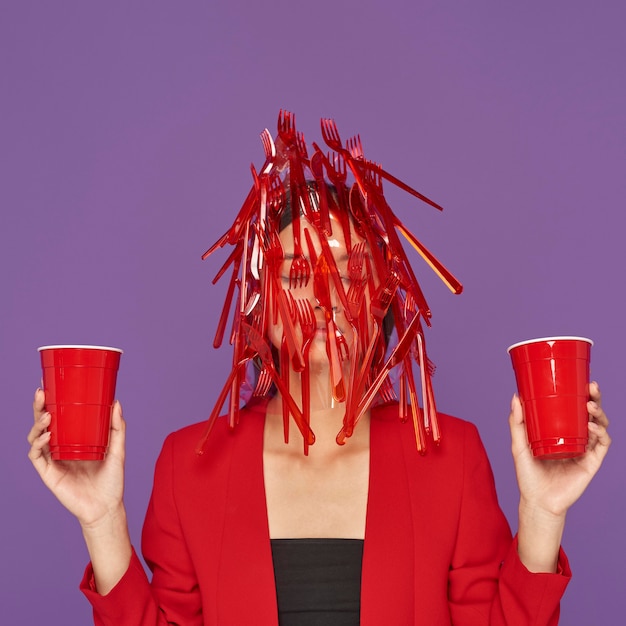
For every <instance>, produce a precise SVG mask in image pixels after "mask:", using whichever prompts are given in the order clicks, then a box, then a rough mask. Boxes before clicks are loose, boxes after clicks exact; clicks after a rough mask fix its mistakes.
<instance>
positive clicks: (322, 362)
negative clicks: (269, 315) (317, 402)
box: [268, 213, 371, 399]
mask: <svg viewBox="0 0 626 626" xmlns="http://www.w3.org/2000/svg"><path fill="white" fill-rule="evenodd" d="M330 222H331V228H332V234H331V235H329V236H328V237H325V238H324V245H322V240H321V237H324V235H323V234H322V235H321V236H320V234H319V233H318V232H317V230H316V229H315V227H314V226H313V225H312V224H311V222H309V220H308V219H306V217H304V216H301V217H300V228H301V229H302V233H303V235H304V237H303V239H304V242H305V243H304V247H303V255H302V256H303V258H304V261H305V262H306V263H307V264H308V265H309V268H310V274H309V278H308V280H304V279H302V280H299V279H298V278H297V277H295V278H294V276H295V271H297V270H294V260H298V258H297V257H298V255H296V253H295V252H296V251H295V242H294V236H293V231H292V224H289V225H288V226H286V227H285V228H283V229H282V230H281V231H280V233H279V235H278V237H279V240H280V243H281V246H282V250H283V261H282V263H281V264H280V268H279V279H280V285H281V288H282V289H283V290H285V291H286V292H287V293H288V299H289V303H290V306H292V307H294V308H295V311H294V312H295V317H296V318H297V319H298V321H299V322H300V321H302V319H303V317H305V316H308V318H309V319H307V320H306V321H305V323H304V327H305V330H306V337H303V324H301V323H299V324H298V325H297V327H296V328H295V330H296V339H297V341H298V343H299V344H300V345H301V346H302V348H303V350H304V349H306V355H304V354H303V357H304V358H305V361H307V362H308V365H309V368H310V369H311V370H313V371H314V372H315V373H316V374H318V373H319V374H321V373H322V372H323V371H325V370H329V368H330V367H331V365H332V364H333V358H337V357H338V358H339V361H340V362H341V363H342V364H345V363H346V362H347V361H349V360H350V358H351V357H352V355H353V354H354V353H355V352H354V344H353V342H354V339H355V334H356V333H355V330H357V329H355V326H356V321H355V319H354V316H350V315H349V312H348V311H346V307H347V306H350V303H352V305H351V306H352V308H353V311H354V310H355V309H356V308H358V307H360V306H367V301H368V299H369V298H368V294H367V289H366V281H365V278H364V273H365V272H364V271H363V270H364V269H365V255H368V256H369V247H368V244H367V242H366V241H365V239H364V238H363V237H361V236H360V235H358V233H357V232H356V230H355V228H354V225H353V224H352V222H350V231H349V236H350V245H348V242H346V233H345V232H344V230H343V228H342V226H341V224H340V221H339V219H338V218H337V215H336V214H334V213H331V214H330ZM349 249H350V250H355V251H358V252H357V253H358V254H359V255H360V258H359V260H357V261H356V262H355V260H354V255H352V256H351V254H350V253H349V252H348V250H349ZM329 253H330V256H331V257H332V258H328V255H329ZM351 259H352V263H351ZM359 266H360V271H359V270H358V268H359ZM370 266H371V262H370ZM340 289H341V290H342V292H343V293H340V291H339V290H340ZM274 310H275V311H276V308H275V309H274ZM311 313H312V316H311ZM311 319H314V331H313V330H312V329H311V326H313V324H312V323H311V321H310V320H311ZM274 320H275V321H276V323H275V324H270V325H269V328H268V334H269V337H270V340H271V342H272V344H273V345H274V346H275V347H276V348H277V349H280V346H281V344H282V343H283V340H284V331H285V329H284V326H283V323H282V319H281V317H280V315H275V317H274ZM357 328H358V327H357ZM361 332H368V329H367V328H364V329H361ZM305 339H306V340H307V344H308V345H306V346H304V345H303V344H304V340H305ZM336 399H338V398H336Z"/></svg>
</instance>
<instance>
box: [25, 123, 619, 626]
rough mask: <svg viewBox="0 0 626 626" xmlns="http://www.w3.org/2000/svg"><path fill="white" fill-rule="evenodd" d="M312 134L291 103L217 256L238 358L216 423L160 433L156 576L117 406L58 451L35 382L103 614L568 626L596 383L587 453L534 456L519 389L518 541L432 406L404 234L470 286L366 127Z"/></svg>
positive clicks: (477, 461)
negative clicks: (99, 456)
mask: <svg viewBox="0 0 626 626" xmlns="http://www.w3.org/2000/svg"><path fill="white" fill-rule="evenodd" d="M322 132H323V135H324V139H325V140H326V142H327V143H328V144H329V147H330V148H331V149H334V150H335V155H334V158H333V157H327V156H325V155H324V154H323V153H322V152H321V150H320V149H319V148H318V147H317V146H315V144H314V148H315V151H314V153H313V154H312V156H311V158H310V159H309V157H308V154H307V150H306V145H305V144H304V140H303V138H302V136H301V135H299V134H298V133H296V132H295V125H294V120H293V118H292V117H291V116H290V115H289V114H287V113H283V112H281V115H280V116H279V134H278V142H277V144H276V145H274V143H273V141H272V138H271V136H270V135H269V133H267V131H266V132H265V133H264V134H263V140H264V146H265V149H266V162H265V164H264V165H263V167H262V168H261V170H260V172H259V173H258V174H257V173H256V172H254V178H255V185H254V187H253V188H252V190H251V192H250V194H249V196H248V198H247V199H246V202H245V203H244V205H243V207H242V209H241V211H240V213H239V215H238V216H237V219H236V220H235V223H234V224H233V227H232V228H231V229H230V230H229V231H228V232H227V233H226V234H225V235H224V236H223V237H222V238H221V239H220V240H219V241H218V242H217V244H216V245H215V246H213V248H211V249H210V250H209V251H208V253H207V254H209V253H211V252H212V251H213V250H215V249H217V248H218V247H222V246H224V245H226V244H227V243H229V244H231V245H233V246H234V251H233V253H232V254H231V256H230V257H229V259H228V260H227V262H226V264H225V266H224V268H222V270H220V273H219V274H220V275H222V274H223V273H224V272H225V271H226V270H227V269H228V268H229V266H230V265H231V264H232V265H233V270H232V271H233V276H232V280H231V285H232V286H233V287H231V289H229V292H228V296H227V305H226V306H225V308H224V313H223V314H222V317H221V319H220V323H219V324H218V331H217V335H216V341H215V343H216V345H219V344H220V342H221V340H222V337H223V334H224V328H225V320H226V316H227V315H228V310H229V306H230V299H232V297H233V293H234V292H233V289H234V286H235V285H238V287H239V291H238V301H237V302H236V304H235V321H234V325H233V332H232V335H231V339H232V343H233V344H234V355H233V368H232V371H231V374H230V375H229V377H228V380H227V381H226V384H225V385H224V389H223V390H222V393H221V394H220V397H219V399H218V401H217V404H216V407H215V409H214V411H213V413H212V415H211V416H210V418H209V421H208V424H196V425H192V426H189V427H187V428H185V429H182V430H181V431H178V432H177V433H174V434H172V435H170V436H169V437H168V439H167V440H166V442H165V444H164V447H163V451H162V453H161V456H160V458H159V461H158V463H157V468H156V472H155V481H154V488H153V493H152V498H151V501H150V505H149V509H148V513H147V516H146V521H145V525H144V533H143V541H142V550H143V554H144V557H145V560H146V562H147V563H148V565H149V567H150V569H151V570H152V580H151V582H149V581H148V578H147V577H146V575H145V573H144V570H143V568H142V566H141V563H140V561H139V560H138V558H137V556H136V554H135V552H134V550H133V548H132V546H131V544H130V540H129V535H128V527H127V523H126V513H125V508H124V503H123V497H122V496H123V475H124V432H125V422H124V420H123V418H122V411H121V406H120V405H119V403H116V404H115V406H114V410H113V419H112V429H111V441H110V447H109V452H108V455H107V458H106V460H105V461H103V462H101V463H89V462H85V463H79V462H73V463H60V462H52V461H51V460H50V456H49V452H48V448H47V443H48V441H49V437H50V434H49V433H48V432H47V431H46V429H47V427H48V425H49V424H50V415H49V414H48V413H47V412H46V410H45V397H44V394H43V392H42V391H41V390H38V391H37V392H36V395H35V401H34V413H35V425H34V426H33V428H32V430H31V431H30V434H29V437H28V438H29V442H30V444H31V450H30V453H29V456H30V458H31V461H32V462H33V465H34V466H35V469H36V470H37V471H38V473H39V474H40V476H41V477H42V479H43V480H44V482H45V483H46V485H47V486H48V487H49V488H50V489H51V490H52V491H53V492H54V493H55V495H56V496H57V497H58V498H59V500H60V501H61V502H62V504H64V506H66V507H67V508H68V509H69V510H70V512H72V513H73V514H74V515H75V516H76V517H77V518H78V520H79V522H80V524H81V527H82V530H83V535H84V538H85V541H86V544H87V547H88V550H89V554H90V557H91V564H90V566H89V567H88V569H87V572H86V574H85V577H84V579H83V584H82V589H83V591H84V593H85V594H86V595H87V597H88V599H89V600H90V602H91V603H92V604H93V606H94V619H95V623H96V624H107V625H108V624H111V625H113V624H115V625H116V626H119V625H120V624H121V625H125V624H128V625H129V626H130V625H131V624H132V626H136V625H137V624H184V625H189V624H198V625H199V624H220V625H223V624H237V625H241V624H251V623H254V624H277V623H280V624H282V625H289V624H329V625H331V624H357V623H362V624H372V625H374V624H376V625H379V624H398V625H404V624H428V625H432V624H455V625H477V624H485V625H486V624H556V623H557V622H558V607H559V600H560V597H561V595H562V593H563V591H564V589H565V586H566V584H567V581H568V580H569V576H570V572H569V567H568V564H567V560H566V558H565V555H564V554H563V553H562V551H561V550H560V540H561V536H562V533H563V527H564V521H565V515H566V512H567V509H568V508H569V507H570V506H571V505H572V504H573V502H575V501H576V500H577V499H578V497H579V496H580V495H581V494H582V492H583V491H584V489H585V488H586V486H587V485H588V483H589V482H590V480H591V478H592V477H593V475H594V474H595V473H596V471H597V470H598V468H599V466H600V464H601V463H602V460H603V458H604V456H605V454H606V452H607V450H608V446H609V444H610V438H609V436H608V434H607V431H606V428H607V425H608V421H607V419H606V416H605V414H604V412H603V411H602V409H601V406H600V392H599V389H598V386H597V384H595V383H592V384H591V385H590V397H591V401H590V402H589V405H588V409H589V415H590V421H589V446H588V450H587V452H586V454H585V455H584V456H583V457H581V458H579V459H576V460H567V461H559V462H542V461H537V460H535V459H534V458H533V457H532V455H531V452H530V450H529V447H528V444H527V440H526V434H525V428H524V423H523V415H522V410H521V405H520V402H519V400H518V399H517V398H516V397H514V398H513V400H512V403H511V413H510V419H509V422H510V428H511V436H512V451H513V456H514V461H515V467H516V472H517V479H518V483H519V487H520V506H519V526H518V532H517V535H516V536H515V538H512V537H511V534H510V531H509V528H508V525H507V522H506V520H505V518H504V516H503V514H502V512H501V511H500V509H499V507H498V504H497V499H496V494H495V488H494V482H493V477H492V475H491V470H490V467H489V463H488V461H487V458H486V455H485V452H484V449H483V447H482V444H481V442H480V439H479V437H478V435H477V432H476V430H475V428H474V427H473V426H471V425H470V424H468V423H467V422H464V421H462V420H459V419H456V418H453V417H450V416H446V415H443V414H440V413H437V412H436V409H435V406H434V397H433V393H432V387H431V385H430V378H429V372H430V370H431V365H430V363H429V361H428V358H427V355H426V352H425V347H424V340H423V334H422V327H421V321H422V320H423V321H425V322H426V323H428V321H429V317H430V311H429V310H428V307H427V304H426V301H425V299H424V297H423V294H422V293H421V290H420V289H419V285H418V283H417V281H416V279H415V277H414V275H413V273H412V271H411V269H410V266H409V265H408V262H407V260H406V257H405V255H404V252H403V250H402V246H401V244H400V242H399V239H398V236H397V233H396V229H397V230H399V231H400V233H402V234H403V235H405V236H406V237H407V238H408V239H409V241H410V242H411V243H412V244H413V245H414V246H415V247H416V248H417V249H418V250H419V251H420V252H421V253H422V254H423V255H424V256H425V257H426V258H427V260H429V262H430V263H431V265H432V266H433V267H435V268H436V270H437V271H438V273H439V274H440V276H442V278H444V280H445V281H446V282H447V284H448V285H449V286H450V287H451V289H452V290H454V291H457V292H458V291H460V289H461V286H460V285H459V284H458V282H457V281H456V280H455V279H454V277H453V276H452V275H451V274H450V273H449V272H447V270H446V269H445V268H444V267H443V266H441V264H439V262H438V261H437V260H436V259H434V258H433V257H432V255H430V253H428V251H426V250H425V249H424V248H423V246H421V244H420V242H419V241H417V240H416V239H415V237H414V236H413V235H411V233H409V232H408V231H407V230H406V228H405V227H404V226H403V225H402V224H401V223H400V222H399V220H397V218H396V216H395V215H394V214H393V213H392V211H391V209H390V208H389V206H388V205H387V203H386V201H385V199H384V195H383V194H382V187H381V184H380V183H381V177H387V178H392V177H390V176H389V175H388V174H386V173H385V172H384V171H383V170H381V169H380V167H379V166H377V165H375V164H372V163H370V162H369V161H367V160H366V159H364V157H363V155H362V152H361V149H360V142H359V141H358V138H355V139H354V140H351V141H350V142H348V146H349V147H350V150H349V151H348V150H344V149H343V148H342V147H341V145H340V144H339V143H338V135H337V133H336V129H335V128H334V126H333V125H332V123H331V122H329V121H328V120H325V121H323V123H322ZM348 168H349V170H350V172H351V173H352V175H353V176H354V179H355V182H354V184H353V185H351V186H349V185H348V184H347V183H346V180H347V178H346V174H347V169H348ZM392 181H394V182H396V183H398V184H400V185H402V183H399V181H396V180H395V179H393V178H392ZM403 188H406V186H403ZM406 189H409V191H411V192H412V193H414V194H416V195H419V194H417V192H414V190H410V188H406ZM420 197H422V199H424V198H423V196H420ZM425 200H427V199H425ZM427 201H428V200H427ZM428 202H430V201H428ZM392 324H395V331H394V333H395V334H392V332H391V327H392ZM412 360H415V361H416V362H417V365H418V366H419V382H420V384H419V385H416V383H415V379H414V375H413V368H412V366H411V361H412ZM253 363H254V364H255V365H256V370H255V371H256V379H255V380H254V382H253V384H254V393H252V395H250V393H248V394H247V397H246V398H245V400H246V402H245V405H244V406H243V408H240V393H241V391H242V390H245V389H246V388H247V385H248V383H249V380H250V376H249V374H250V370H251V365H252V364H253ZM396 370H397V371H399V375H398V379H397V381H396V383H395V388H397V390H398V395H399V398H398V399H397V400H396V399H395V394H396V392H395V388H394V385H393V384H392V383H391V382H390V373H391V372H393V371H396ZM418 387H419V388H420V389H421V401H422V408H420V407H419V406H418V402H417V388H418ZM229 393H230V402H229V409H228V411H227V417H224V418H217V416H218V414H219V413H220V411H221V410H222V406H223V404H224V402H225V400H226V397H227V396H228V394H229ZM294 427H295V428H294ZM338 444H340V445H338ZM420 452H421V453H422V454H420ZM198 453H199V454H198Z"/></svg>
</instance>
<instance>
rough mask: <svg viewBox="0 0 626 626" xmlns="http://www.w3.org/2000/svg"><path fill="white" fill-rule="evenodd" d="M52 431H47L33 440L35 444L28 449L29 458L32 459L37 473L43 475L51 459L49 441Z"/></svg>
mask: <svg viewBox="0 0 626 626" xmlns="http://www.w3.org/2000/svg"><path fill="white" fill-rule="evenodd" d="M50 435H51V433H50V432H49V431H46V432H45V433H42V434H41V435H40V436H39V437H37V438H36V439H35V441H33V445H32V446H31V448H30V450H29V451H28V458H29V459H30V460H31V462H32V464H33V465H34V467H35V470H36V471H37V473H38V474H39V475H41V476H43V474H44V472H45V470H46V468H47V467H48V463H49V461H50V452H49V447H48V443H49V441H50Z"/></svg>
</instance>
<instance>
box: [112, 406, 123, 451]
mask: <svg viewBox="0 0 626 626" xmlns="http://www.w3.org/2000/svg"><path fill="white" fill-rule="evenodd" d="M125 441H126V422H125V421H124V417H123V415H122V405H121V403H120V401H119V400H116V401H115V403H114V404H113V409H112V411H111V435H110V439H109V454H113V455H116V456H120V457H121V458H124V445H125Z"/></svg>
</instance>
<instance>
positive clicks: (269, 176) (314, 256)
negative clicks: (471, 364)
mask: <svg viewBox="0 0 626 626" xmlns="http://www.w3.org/2000/svg"><path fill="white" fill-rule="evenodd" d="M321 130H322V137H323V139H324V142H325V143H326V145H327V147H328V148H329V149H330V151H329V152H326V153H325V152H323V151H322V149H321V148H320V147H319V146H318V145H317V144H315V143H313V144H312V147H313V152H310V151H309V149H308V147H307V145H306V142H305V141H304V136H303V135H302V133H300V132H297V131H296V127H295V117H294V116H293V115H292V114H290V113H288V112H286V111H281V112H280V113H279V117H278V135H277V137H276V140H274V139H273V138H272V136H271V134H270V133H269V131H268V130H267V129H266V130H265V131H264V132H263V133H262V134H261V138H262V142H263V147H264V151H265V162H264V164H263V165H262V166H261V168H260V169H259V170H258V171H257V170H256V169H255V168H254V166H253V167H252V168H251V169H252V174H253V186H252V188H251V190H250V192H249V193H248V195H247V197H246V199H245V200H244V202H243V205H242V206H241V208H240V209H239V211H238V213H237V215H236V217H235V220H234V222H233V224H232V226H231V227H230V228H229V229H228V230H227V232H225V233H224V234H223V235H222V237H220V238H219V239H218V240H217V241H216V242H215V243H214V244H213V246H211V248H209V250H207V251H206V252H205V254H204V255H203V258H206V257H207V256H209V255H210V254H212V252H214V251H215V250H218V249H219V248H223V247H224V246H226V245H227V244H228V245H230V246H233V250H232V252H231V253H230V255H229V257H228V258H227V259H226V261H225V262H224V264H223V266H222V268H221V269H220V270H219V271H218V273H217V275H216V277H215V279H214V282H215V281H216V280H218V279H219V278H220V277H222V276H223V275H227V276H228V275H230V282H229V287H228V289H227V295H226V301H225V303H224V307H223V309H222V314H221V316H220V319H219V322H218V325H217V330H216V334H215V339H214V342H213V345H214V346H215V347H216V348H217V347H219V346H220V345H221V344H222V340H223V339H224V338H225V336H228V337H229V342H230V343H231V345H232V346H233V358H232V369H231V370H230V372H229V374H228V376H227V378H226V381H225V384H224V386H223V388H222V390H221V392H220V393H219V396H218V398H217V401H216V404H215V407H214V409H213V411H212V412H211V415H210V416H209V419H208V424H207V429H206V432H205V434H204V436H203V438H202V440H201V441H200V442H199V444H198V451H199V452H201V451H202V450H203V446H204V443H205V442H206V440H207V438H208V436H209V433H210V432H211V429H212V427H213V424H214V423H215V422H216V420H217V417H218V416H219V414H220V411H221V409H222V406H223V405H224V403H225V401H226V398H228V397H230V402H229V410H228V420H229V421H228V423H229V426H230V427H231V428H235V426H236V424H237V423H238V422H239V414H240V411H241V408H242V406H241V405H242V401H243V403H244V404H246V403H248V402H249V401H251V400H254V398H255V397H257V398H267V397H268V396H270V395H271V390H272V389H274V390H276V391H277V392H278V396H276V397H280V398H281V399H282V405H283V408H282V411H283V420H284V423H285V439H287V430H288V428H287V425H288V423H289V422H291V421H292V419H293V421H294V422H295V424H296V425H297V428H298V430H299V431H300V433H301V434H302V437H303V439H304V453H305V454H306V453H307V450H308V446H309V445H311V444H313V443H314V441H315V437H314V435H313V432H312V430H311V428H310V426H309V422H308V415H307V414H308V412H309V410H310V409H311V407H316V408H324V407H325V406H329V403H330V406H331V407H336V406H337V405H340V406H342V407H344V408H345V414H344V421H343V427H342V430H341V432H340V433H339V435H338V436H337V442H338V443H343V442H344V441H345V439H346V438H347V437H350V436H351V434H352V432H353V429H354V427H355V425H356V424H357V422H358V421H359V420H360V418H361V417H362V416H363V415H364V413H365V412H366V411H367V410H368V409H369V407H370V406H372V405H373V404H374V403H375V402H377V401H379V400H380V401H383V402H389V401H394V400H398V401H399V411H398V414H399V417H400V419H402V420H406V419H408V418H409V417H411V418H412V421H413V424H414V427H415V434H416V444H417V448H418V450H420V451H421V452H423V451H424V450H425V444H426V438H427V434H430V436H431V438H432V440H434V441H435V442H438V441H439V431H438V427H437V414H436V407H435V403H434V395H433V390H432V384H431V380H430V376H431V374H432V373H433V371H434V368H433V366H432V363H431V362H430V360H429V359H428V356H427V354H426V349H425V342H424V336H423V330H422V323H421V322H422V321H425V322H426V324H428V325H430V309H429V307H428V304H427V302H426V300H425V298H424V295H423V293H422V290H421V288H420V285H419V283H418V281H417V278H416V276H415V274H414V272H413V270H412V268H411V266H410V264H409V262H408V259H407V257H406V254H405V252H404V249H403V245H402V243H401V241H400V236H403V237H404V239H406V240H407V241H409V243H410V244H411V245H412V247H413V248H415V250H417V252H418V253H419V254H420V255H421V257H422V258H423V259H424V260H425V261H426V262H427V263H428V264H429V265H430V266H431V268H432V269H433V270H434V271H435V272H436V273H437V274H438V275H439V276H440V277H441V279H442V280H443V281H444V282H445V283H446V285H447V286H448V287H449V288H450V289H451V291H453V292H454V293H460V292H461V290H462V285H461V284H460V283H459V282H458V280H456V278H455V277H454V276H453V275H452V274H451V273H450V272H449V271H448V270H447V269H446V268H445V267H444V266H443V265H442V264H441V263H440V262H439V261H438V260H437V258H436V257H434V255H432V254H431V253H430V251H429V250H428V249H427V248H426V247H425V246H424V245H423V244H422V243H421V242H420V241H419V240H418V239H417V237H415V235H413V234H412V233H411V232H410V230H409V229H408V228H406V227H405V226H404V224H403V223H402V222H401V221H400V219H399V218H398V217H397V215H396V214H395V213H394V212H393V210H392V209H391V207H390V206H389V204H388V203H387V201H386V199H385V196H384V193H383V186H382V182H383V179H386V180H387V181H391V182H392V183H393V184H395V185H396V186H398V187H400V188H402V189H403V190H404V191H407V192H409V193H410V194H411V195H413V196H414V197H417V198H419V199H420V200H421V201H424V202H426V203H428V204H430V205H431V206H434V207H436V208H439V209H440V208H441V207H439V205H437V204H435V203H434V202H433V201H431V200H429V199H428V198H426V196H424V195H422V194H421V193H419V192H418V191H416V190H414V189H412V188H411V187H409V186H408V185H406V184H405V183H402V181H399V180H398V179H396V178H395V177H393V176H391V175H390V174H388V173H387V172H385V171H384V170H383V169H382V167H381V166H380V165H378V164H377V163H375V162H373V161H370V160H368V159H367V158H365V156H364V154H363V150H362V146H361V140H360V138H359V136H358V135H357V136H355V137H352V138H350V139H348V140H347V141H346V142H342V141H341V140H340V137H339V131H338V130H337V128H336V125H335V123H334V121H333V120H328V119H323V120H322V121H321ZM292 207H297V209H296V210H292ZM233 310H234V318H233V322H232V325H231V331H230V334H229V335H225V330H226V327H227V320H228V315H229V312H230V311H233ZM389 319H393V320H394V322H395V328H396V332H395V334H394V337H395V338H397V343H396V345H395V346H394V345H393V341H392V342H391V343H390V342H389V333H388V332H387V331H388V330H389V328H388V327H386V321H388V320H389ZM413 361H414V362H415V363H416V365H417V367H419V369H420V376H419V383H421V384H420V385H419V386H420V388H421V401H422V405H423V408H420V406H419V399H418V395H417V394H418V392H417V389H416V380H415V376H414V373H413V369H412V365H411V362H413ZM253 364H254V365H255V366H256V370H255V369H254V368H252V367H248V366H252V365H253ZM392 370H393V371H395V372H396V373H398V374H399V378H398V379H397V381H398V382H397V385H396V384H395V383H394V382H392V380H391V379H390V373H391V371H392ZM251 371H256V374H255V375H254V376H250V375H249V374H248V372H251ZM396 387H397V391H396ZM398 396H399V398H398ZM325 403H326V404H325Z"/></svg>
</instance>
